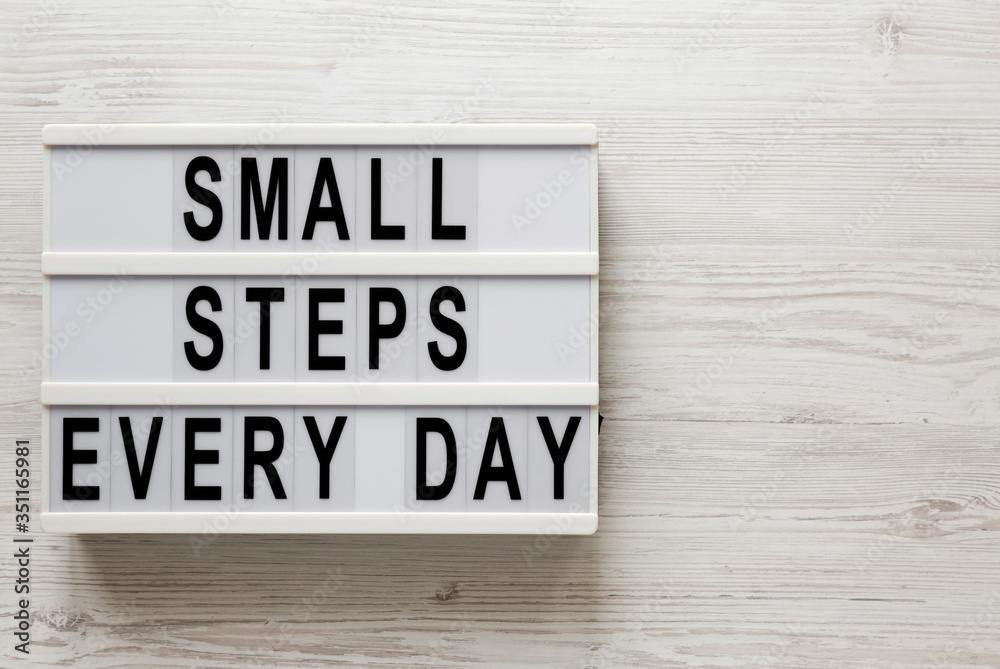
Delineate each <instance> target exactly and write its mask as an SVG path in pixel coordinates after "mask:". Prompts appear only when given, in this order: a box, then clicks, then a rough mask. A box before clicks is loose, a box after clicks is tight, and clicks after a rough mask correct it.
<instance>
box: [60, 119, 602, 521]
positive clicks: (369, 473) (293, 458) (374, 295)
mask: <svg viewBox="0 0 1000 669" xmlns="http://www.w3.org/2000/svg"><path fill="white" fill-rule="evenodd" d="M262 129H263V127H259V126H240V125H220V126H196V125H185V126H170V125H164V126H143V125H134V126H131V125H130V126H114V132H106V131H105V132H102V133H100V134H99V135H96V136H100V137H102V138H103V141H102V143H100V145H96V146H95V145H91V144H92V143H91V142H90V139H89V138H90V137H92V136H95V135H94V130H95V129H94V127H91V126H47V127H46V128H45V129H44V131H43V140H44V142H45V158H46V163H45V164H46V171H45V186H46V188H45V194H46V199H45V202H44V214H45V227H44V231H43V253H42V269H43V274H44V283H43V313H44V316H43V331H44V337H45V345H44V346H43V350H44V351H45V357H46V360H47V364H46V366H45V368H44V370H43V383H42V392H41V395H42V402H43V422H44V426H45V427H44V430H43V433H44V441H45V450H44V453H45V458H46V462H45V481H44V483H45V489H46V496H45V500H44V507H43V515H42V523H43V526H44V527H45V528H46V529H47V530H51V531H61V532H201V531H204V529H205V528H206V527H212V528H215V529H216V530H218V531H233V532H268V533H276V532H316V533H329V532H341V533H533V532H544V531H545V530H546V528H551V527H552V526H554V525H553V524H556V525H555V526H558V527H560V528H561V531H563V532H565V533H569V534H587V533H591V532H593V531H594V530H595V529H596V526H597V494H596V492H597V486H596V482H597V471H596V468H597V424H598V420H597V399H598V389H597V377H598V364H597V362H598V361H597V347H598V336H597V325H598V319H597V306H598V302H597V299H598V281H597V271H598V264H599V263H598V256H597V148H596V144H597V138H596V129H594V128H593V126H586V125H566V126H543V125H510V126H505V125H497V126H461V125H459V126H433V125H420V126H416V125H414V126H407V125H397V126H369V125H358V126H330V125H315V126H313V125H288V126H285V127H284V128H283V129H281V130H273V129H272V131H270V132H267V133H261V132H260V131H261V130H262ZM255 136H256V137H268V138H269V139H268V141H265V142H259V143H256V144H253V145H248V144H247V143H246V138H247V137H255Z"/></svg>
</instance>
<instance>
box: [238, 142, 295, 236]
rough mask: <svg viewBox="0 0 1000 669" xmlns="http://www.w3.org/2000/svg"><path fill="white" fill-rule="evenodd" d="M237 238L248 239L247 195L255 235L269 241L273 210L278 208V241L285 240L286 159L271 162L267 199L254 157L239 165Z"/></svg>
mask: <svg viewBox="0 0 1000 669" xmlns="http://www.w3.org/2000/svg"><path fill="white" fill-rule="evenodd" d="M240 171H241V173H242V177H241V180H240V205H241V206H240V210H241V211H240V239H250V196H251V195H253V212H254V215H255V217H256V218H257V236H258V237H259V238H260V239H261V240H264V239H270V238H271V223H272V221H273V219H274V209H275V207H277V209H278V239H288V158H275V159H274V160H272V161H271V175H270V178H269V179H268V183H267V200H266V201H265V200H264V198H263V196H262V194H261V189H260V174H259V173H258V172H257V159H256V158H243V159H242V160H241V164H240Z"/></svg>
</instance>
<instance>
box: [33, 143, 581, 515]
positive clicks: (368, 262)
mask: <svg viewBox="0 0 1000 669" xmlns="http://www.w3.org/2000/svg"><path fill="white" fill-rule="evenodd" d="M249 138H253V139H252V142H250V141H248V139H249ZM432 138H433V139H432ZM429 141H432V142H433V145H435V146H525V147H528V146H589V147H590V221H589V224H590V250H589V251H588V252H565V253H563V252H554V253H538V252H535V253H518V252H512V253H477V252H466V253H427V252H419V251H417V252H408V253H363V252H350V253H344V254H343V255H337V256H336V257H332V258H327V259H326V262H324V263H321V264H320V266H319V268H318V269H317V270H316V271H315V272H313V274H314V275H316V276H331V275H351V276H364V275H387V274H395V275H407V276H414V275H415V276H420V275H431V274H434V275H440V274H447V275H468V276H488V275H495V276H500V275H506V276H541V275H549V276H552V275H576V276H589V277H590V313H591V317H590V326H591V332H590V378H589V382H587V383H489V382H485V383H362V384H354V383H352V384H349V387H348V385H347V384H343V385H340V384H320V383H301V382H296V383H266V384H264V383H260V384H246V383H54V382H52V381H51V379H50V370H49V364H48V362H47V361H46V362H45V363H44V365H43V368H42V384H41V403H42V491H43V495H42V515H41V526H42V529H43V530H45V531H47V532H61V533H191V534H194V533H202V532H211V533H216V532H223V531H224V532H236V533H266V534H271V533H273V534H280V533H315V534H337V533H341V534H533V533H545V534H549V533H555V534H592V533H593V532H595V531H596V530H597V523H598V499H597V492H598V488H597V484H598V480H597V470H598V406H597V405H598V401H599V386H598V330H599V327H598V326H599V318H598V317H597V315H598V313H599V306H600V305H599V280H598V271H599V254H598V188H597V186H598V178H597V177H598V138H597V128H596V127H595V126H593V125H589V124H560V125H547V124H484V125H443V124H393V125H378V124H358V125H348V124H334V125H330V124H285V125H282V126H281V127H280V128H277V129H276V128H274V127H272V125H267V124H164V125H160V124H128V125H119V124H72V125H47V126H45V127H44V128H43V129H42V142H43V145H44V167H43V169H44V175H43V198H44V201H43V207H42V211H43V226H42V257H41V267H42V342H43V345H44V344H48V343H50V337H51V313H50V310H51V277H52V276H60V275H62V276H87V275H90V276H102V275H113V274H119V273H126V274H129V275H136V276H142V275H146V276H150V275H171V276H184V275H200V276H205V275H245V276H268V275H280V274H282V273H284V271H285V270H287V268H288V267H289V265H290V264H291V263H292V262H294V261H295V260H297V259H300V258H301V257H302V256H303V255H304V254H303V252H293V253H274V252H269V253H248V252H229V253H185V252H164V253H100V252H99V253H78V252H53V251H52V244H51V242H52V239H51V236H52V235H51V232H52V230H51V223H52V221H51V215H52V211H51V210H52V183H51V179H52V149H53V148H58V147H80V148H82V149H85V148H87V147H96V146H102V147H103V146H109V147H110V146H220V145H232V146H247V145H253V146H277V145H280V146H291V145H295V146H309V145H313V146H336V145H342V146H359V145H366V146H389V145H395V146H399V145H403V146H406V145H409V146H419V145H423V144H427V143H428V142H429ZM390 259H391V260H392V263H391V264H388V263H386V261H387V260H390ZM161 400H162V401H168V403H169V404H171V405H175V406H183V405H219V406H230V405H232V406H239V405H295V404H316V403H321V404H327V405H342V406H355V405H383V406H390V405H391V406H400V407H403V406H428V405H439V406H471V405H506V406H527V407H532V406H573V405H575V406H589V407H590V498H589V508H587V509H586V510H584V511H581V512H579V513H537V512H523V513H479V512H456V513H433V512H431V513H427V512H411V511H401V512H398V513H397V512H381V513H369V512H350V511H346V512H294V511H289V512H281V513H262V512H239V513H226V512H183V511H182V512H168V511H164V512H148V513H145V512H144V513H134V512H115V511H110V512H103V511H102V512H73V513H55V512H51V511H50V508H49V507H50V505H49V491H50V485H51V482H50V472H49V467H50V448H51V444H50V424H49V423H50V406H72V405H91V406H93V405H118V406H122V405H143V404H156V403H157V402H158V401H161Z"/></svg>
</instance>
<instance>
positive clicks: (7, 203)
mask: <svg viewBox="0 0 1000 669" xmlns="http://www.w3.org/2000/svg"><path fill="white" fill-rule="evenodd" d="M0 18H2V21H0V25H2V28H0V50H2V51H3V60H2V61H0V62H2V67H0V156H2V160H0V203H2V206H0V220H2V225H3V230H4V235H3V241H4V243H3V245H2V248H0V276H2V278H3V284H2V288H0V290H2V301H0V324H2V329H3V332H4V340H3V347H2V354H0V381H2V382H0V439H2V441H0V444H2V450H0V452H2V456H0V464H2V465H3V468H2V469H3V471H7V472H10V471H11V467H12V464H13V453H12V450H11V448H10V446H11V445H12V444H13V440H14V439H30V440H31V441H32V443H33V444H37V443H38V442H39V439H40V409H39V404H38V392H39V373H38V370H37V367H36V366H34V365H33V364H32V362H33V360H34V357H35V355H36V353H37V352H38V350H39V344H40V327H41V326H40V289H41V282H40V275H39V256H38V254H39V252H40V246H41V231H40V225H41V202H42V196H41V145H40V129H41V126H42V125H44V124H45V123H49V122H103V121H117V122H181V121H191V122H195V121H198V122H225V121H246V122H250V121H257V122H265V123H267V122H273V123H275V124H279V125H280V124H281V123H283V122H292V121H302V122H352V121H356V122H412V121H417V122H423V121H439V122H475V121H483V122H486V121H583V122H592V123H596V124H597V125H598V126H599V127H600V129H601V134H602V144H601V167H600V172H601V174H600V179H601V184H600V188H601V212H600V213H601V253H602V267H601V271H602V275H601V276H602V278H601V289H602V299H601V307H602V320H601V325H602V333H601V336H602V341H601V383H602V406H601V408H602V413H603V414H604V415H605V417H606V420H605V422H604V426H603V431H602V434H601V463H600V477H601V485H600V497H601V515H602V521H601V522H602V525H601V529H600V530H599V531H598V534H597V535H595V536H593V537H559V536H558V531H557V530H555V531H554V532H553V535H552V536H550V537H540V536H537V537H536V536H530V537H446V538H434V537H415V538H401V537H238V536H214V535H207V536H204V537H186V536H157V535H153V536H137V537H124V536H118V537H116V536H94V537H88V538H69V537H58V536H45V535H36V543H35V558H34V562H33V565H32V567H33V572H32V579H33V580H32V593H31V604H32V613H33V615H34V616H35V618H34V627H33V643H32V654H31V656H30V658H28V659H27V660H26V659H24V658H20V657H17V656H15V654H14V653H13V649H12V646H13V642H12V641H11V637H10V635H9V634H5V635H4V636H3V637H0V638H3V639H4V641H3V646H2V649H0V658H2V659H0V666H4V667H8V666H9V667H17V666H31V667H213V668H215V667H247V666H260V667H276V666H289V667H330V666H350V667H396V666H438V667H458V666H470V665H481V666H498V667H499V666H530V667H612V666H614V667H619V666H632V667H692V668H693V667H699V668H721V667H803V668H809V669H817V668H826V667H829V668H834V667H835V668H837V669H840V668H842V667H876V668H879V669H883V668H885V669H889V668H892V669H916V668H928V667H954V668H956V669H965V668H970V667H995V666H998V665H1000V569H998V567H1000V428H998V427H997V425H998V419H1000V362H998V360H1000V334H998V330H997V327H996V323H997V322H998V318H997V317H998V316H1000V225H998V224H1000V221H998V211H1000V188H998V185H1000V182H998V180H1000V158H998V156H1000V116H998V115H997V113H996V110H997V109H998V106H1000V85H998V84H1000V61H998V56H997V53H998V43H1000V6H998V5H996V4H995V3H990V2H981V1H979V2H977V1H975V0H953V1H944V0H933V1H932V0H900V1H898V2H861V1H860V0H846V1H833V0H831V1H828V2H823V1H817V0H809V1H805V0H766V1H764V2H753V3H751V2H748V1H746V0H709V1H703V2H695V1H693V0H678V1H677V2H671V3H663V2H659V1H654V0H643V1H632V2H622V1H621V0H616V1H614V2H612V1H611V0H594V1H589V0H550V1H547V2H529V1H528V0H517V1H515V2H486V1H479V2H461V3H460V2H437V1H435V2H432V1H430V0H423V1H411V0H406V1H394V2H390V3H386V4H376V3H369V4H366V5H360V4H359V5H355V3H349V2H345V1H334V2H301V1H293V2H283V3H278V2H268V1H265V0H243V1H241V0H210V1H209V2H207V3H195V2H192V1H191V0H169V1H166V2H161V3H155V4H152V3H134V2H125V1H124V0H92V1H91V2H88V3H83V4H81V3H70V2H66V1H63V0H55V1H53V2H47V3H36V2H30V1H22V0H10V1H7V2H4V3H3V6H2V7H0ZM39 467H40V461H39V459H38V458H35V460H34V469H35V479H34V480H35V482H36V486H37V484H38V482H39V476H38V474H39ZM12 485H13V483H12V476H11V475H9V474H4V475H0V499H6V500H8V502H2V503H0V541H3V542H4V544H5V545H8V546H9V545H10V538H11V536H12V534H11V530H12V529H13V527H12V526H13V516H12V513H11V505H10V503H9V500H11V499H12V497H13V494H12V490H13V488H12ZM34 525H35V527H37V519H35V522H34ZM11 552H12V551H8V550H7V549H6V548H5V549H4V550H3V551H2V554H4V555H5V556H6V557H5V558H4V559H3V565H4V570H3V573H2V578H3V579H4V582H3V583H2V584H0V591H2V592H4V593H6V594H4V595H2V596H0V619H2V620H4V621H7V622H5V623H4V624H3V626H2V628H3V629H4V630H8V631H9V630H10V629H11V628H12V625H11V618H10V616H11V615H12V614H13V610H14V609H13V607H14V603H15V602H14V595H13V593H12V592H11V589H10V584H11V579H12V574H13V573H14V568H15V565H14V562H13V560H12V559H11V557H10V553H11Z"/></svg>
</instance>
